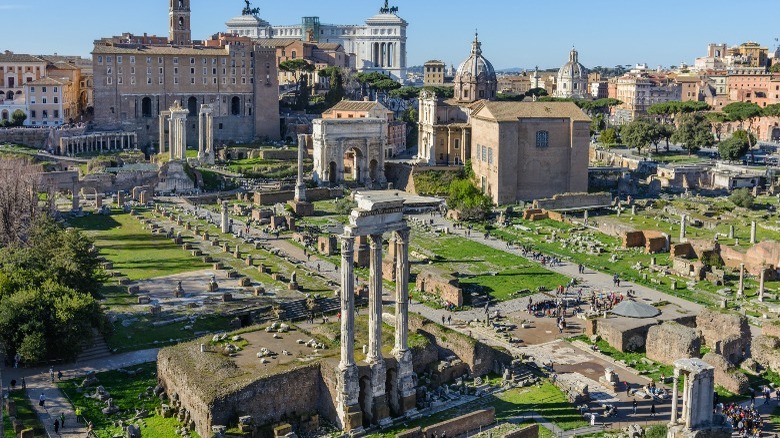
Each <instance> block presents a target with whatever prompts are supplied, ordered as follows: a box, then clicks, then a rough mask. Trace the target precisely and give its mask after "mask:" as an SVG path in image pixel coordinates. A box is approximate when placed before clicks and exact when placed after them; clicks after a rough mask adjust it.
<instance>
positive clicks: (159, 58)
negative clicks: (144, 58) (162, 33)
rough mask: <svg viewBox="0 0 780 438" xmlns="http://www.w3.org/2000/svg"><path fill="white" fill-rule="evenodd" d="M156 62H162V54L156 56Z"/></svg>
mask: <svg viewBox="0 0 780 438" xmlns="http://www.w3.org/2000/svg"><path fill="white" fill-rule="evenodd" d="M157 63H158V64H162V63H163V59H162V56H158V57H157Z"/></svg>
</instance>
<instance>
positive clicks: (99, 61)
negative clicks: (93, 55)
mask: <svg viewBox="0 0 780 438" xmlns="http://www.w3.org/2000/svg"><path fill="white" fill-rule="evenodd" d="M98 64H101V65H102V64H103V57H102V56H98Z"/></svg>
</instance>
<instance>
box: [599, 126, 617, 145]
mask: <svg viewBox="0 0 780 438" xmlns="http://www.w3.org/2000/svg"><path fill="white" fill-rule="evenodd" d="M599 141H600V142H601V144H603V145H606V146H610V145H613V144H615V143H617V131H615V128H607V129H605V130H604V131H602V132H601V137H599Z"/></svg>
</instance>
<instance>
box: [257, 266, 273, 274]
mask: <svg viewBox="0 0 780 438" xmlns="http://www.w3.org/2000/svg"><path fill="white" fill-rule="evenodd" d="M257 270H258V271H260V272H261V273H263V274H270V273H271V267H270V266H265V265H259V266H258V267H257Z"/></svg>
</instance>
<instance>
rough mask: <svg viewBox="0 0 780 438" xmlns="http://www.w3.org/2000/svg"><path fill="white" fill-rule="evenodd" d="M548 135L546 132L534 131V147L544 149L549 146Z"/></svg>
mask: <svg viewBox="0 0 780 438" xmlns="http://www.w3.org/2000/svg"><path fill="white" fill-rule="evenodd" d="M549 139H550V133H549V132H547V131H536V147H538V148H546V147H547V146H548V145H549Z"/></svg>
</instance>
